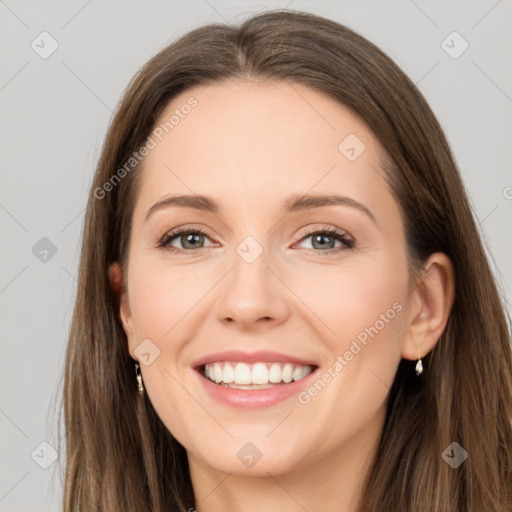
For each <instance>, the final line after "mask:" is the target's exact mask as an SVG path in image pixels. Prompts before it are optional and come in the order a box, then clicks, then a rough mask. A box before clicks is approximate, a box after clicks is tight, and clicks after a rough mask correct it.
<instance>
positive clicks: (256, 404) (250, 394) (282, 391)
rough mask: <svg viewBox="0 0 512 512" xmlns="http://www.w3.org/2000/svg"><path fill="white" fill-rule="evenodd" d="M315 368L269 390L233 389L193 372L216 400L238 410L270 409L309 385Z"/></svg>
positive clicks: (195, 371)
mask: <svg viewBox="0 0 512 512" xmlns="http://www.w3.org/2000/svg"><path fill="white" fill-rule="evenodd" d="M317 369H318V368H315V370H313V371H312V372H311V373H310V374H309V375H308V376H307V377H304V378H303V379H301V380H298V381H293V382H290V383H289V384H278V385H276V386H274V387H273V388H267V389H254V390H250V389H231V388H226V387H224V386H220V385H219V384H215V383H214V382H212V381H211V380H209V379H207V378H206V377H203V376H202V375H201V373H200V372H198V371H197V370H193V372H194V373H195V374H196V376H197V378H198V379H199V380H200V381H201V384H202V385H203V386H204V389H205V390H206V392H207V393H208V394H209V395H210V396H211V397H212V398H214V399H215V400H218V401H219V402H222V403H224V404H226V405H229V406H231V407H236V408H238V409H249V408H261V407H269V406H271V405H274V404H276V403H278V402H281V401H282V400H286V399H287V398H290V397H292V396H294V395H296V394H298V393H299V392H300V391H302V389H303V388H304V387H307V386H308V385H309V382H310V379H311V377H312V375H315V373H316V370H317Z"/></svg>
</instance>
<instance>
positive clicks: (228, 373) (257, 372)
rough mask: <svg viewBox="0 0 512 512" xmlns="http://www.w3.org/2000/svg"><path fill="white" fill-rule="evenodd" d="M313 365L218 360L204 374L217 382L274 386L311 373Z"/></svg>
mask: <svg viewBox="0 0 512 512" xmlns="http://www.w3.org/2000/svg"><path fill="white" fill-rule="evenodd" d="M311 371H312V367H311V366H309V365H308V366H302V365H295V364H291V363H285V364H283V363H254V364H247V363H234V362H217V363H211V364H207V365H205V369H204V376H205V377H206V378H208V379H210V380H211V381H213V382H216V383H217V384H232V387H236V385H241V386H244V385H245V386H247V385H255V386H265V385H267V387H272V386H271V385H272V384H279V383H283V382H284V383H285V384H288V383H290V382H292V380H293V381H298V380H301V379H303V378H304V377H306V376H307V375H309V374H310V373H311Z"/></svg>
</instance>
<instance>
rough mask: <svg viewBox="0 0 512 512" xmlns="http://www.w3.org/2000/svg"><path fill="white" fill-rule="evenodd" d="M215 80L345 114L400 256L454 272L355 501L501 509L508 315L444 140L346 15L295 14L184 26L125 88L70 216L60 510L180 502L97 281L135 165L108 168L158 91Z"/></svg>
mask: <svg viewBox="0 0 512 512" xmlns="http://www.w3.org/2000/svg"><path fill="white" fill-rule="evenodd" d="M230 78H242V79H243V78H248V79H259V80H287V81H288V82H289V83H293V82H296V83H301V84H305V85H307V86H309V87H312V88H314V89H317V90H319V91H323V92H324V93H327V94H328V95H330V96H331V97H332V98H335V99H336V100H338V101H339V102H341V103H342V104H344V105H346V106H348V107H349V108H350V109H351V110H352V111H353V112H354V113H356V114H357V115H359V116H360V117H361V118H362V119H363V120H364V121H365V123H366V124H367V125H368V127H369V128H370V129H371V130H372V131H373V133H374V134H375V136H376V138H377V139H378V141H379V142H380V143H381V144H382V146H383V147H384V148H385V150H386V153H387V155H386V161H385V162H383V163H382V167H383V170H384V172H385V176H386V179H387V180H388V182H389V184H390V187H391V189H392V192H393V194H394V197H395V199H396V201H397V202H398V204H399V206H400V209H401V212H402V216H403V220H404V224H405V231H406V240H407V251H408V257H409V264H410V266H411V268H412V269H420V268H421V267H422V265H423V264H424V263H425V261H426V260H427V258H428V256H429V255H430V254H432V253H433V252H443V253H445V254H447V255H448V257H449V258H450V259H451V261H452V263H453V266H454V269H455V281H456V283H455V301H454V304H453V307H452V311H451V314H450V317H449V321H448V324H447V327H446V329H445V331H444V333H443V335H442V336H441V338H440V340H439V342H438V343H437V345H436V346H435V348H434V349H433V350H432V351H431V353H430V354H428V355H427V356H426V357H425V358H424V360H423V363H424V367H425V371H424V374H423V375H422V376H421V378H417V377H416V375H415V374H414V370H413V366H411V365H413V364H414V363H413V362H411V361H406V360H402V361H401V363H400V365H399V368H398V371H397V374H396V376H395V380H394V383H393V385H392V388H391V391H390V394H389V400H388V409H387V417H386V421H385V425H384V429H383V432H382V437H381V440H380V445H379V449H378V453H377V455H376V458H375V460H374V461H373V463H372V466H371V467H370V468H369V471H368V474H367V478H366V480H365V482H364V486H365V487H364V490H363V492H362V499H361V500H362V501H361V503H360V508H359V511H360V512H400V511H403V512H406V511H413V510H414V511H417V510H421V511H428V512H452V511H454V510H456V511H459V512H483V511H484V510H485V511H486V512H510V511H511V510H512V354H511V352H512V351H511V341H510V318H509V319H508V322H507V317H506V316H505V308H504V306H503V299H502V298H501V297H500V294H499V292H498V289H497V285H496V282H495V280H494V277H493V274H492V272H491V269H490V266H489V263H488V260H487V258H486V254H485V251H484V248H483V245H482V241H481V237H480V235H479V226H478V225H477V223H476V222H475V218H474V215H473V212H472V209H471V207H470V204H469V201H468V197H467V194H466V191H465V188H464V185H463V183H462V181H461V178H460V175H459V172H458V170H457V167H456V164H455V161H454V158H453V156H452V153H451V151H450V148H449V145H448V143H447V141H446V139H445V136H444V134H443V131H442V129H441V127H440V125H439V123H438V121H437V119H436V117H435V115H434V114H433V112H432V111H431V109H430V108H429V106H428V105H427V103H426V101H425V99H424V98H423V96H422V95H421V93H420V92H419V90H418V89H417V88H416V86H415V85H414V84H413V83H412V82H411V81H410V80H409V79H408V78H407V76H406V75H405V74H404V73H403V72H402V71H401V70H400V69H399V68H398V66H397V65H396V64H395V63H394V62H393V61H392V60H391V59H390V58H389V57H387V56H386V55H385V54H384V53H383V52H382V51H381V50H379V49H378V48H377V47H376V46H375V45H373V44H372V43H371V42H369V41H368V40H366V39H365V38H363V37H362V36H360V35H358V34H357V33H355V32H354V31H352V30H350V29H348V28H347V27H345V26H343V25H340V24H338V23H336V22H334V21H331V20H328V19H325V18H322V17H318V16H315V15H312V14H308V13H303V12H297V11H269V12H266V13H263V14H259V15H255V16H252V17H250V18H249V19H247V20H246V21H245V22H243V23H241V24H240V25H239V26H230V25H221V24H212V25H208V26H204V27H200V28H197V29H195V30H192V31H191V32H189V33H188V34H186V35H184V36H183V37H181V38H180V39H179V40H177V41H176V42H174V43H173V44H171V45H170V46H168V47H166V48H165V49H163V50H162V51H161V52H160V53H158V54H157V55H156V56H154V57H153V58H152V59H151V60H150V61H149V62H148V63H147V64H146V65H145V66H144V67H143V68H142V69H141V70H140V71H139V72H138V74H137V75H136V76H135V77H134V79H133V80H132V81H131V83H130V84H129V87H128V88H127V90H126V92H125V93H124V96H123V98H122V101H121V103H120V105H119V107H118V109H117V113H116V115H115V117H114V118H113V120H112V123H111V125H110V128H109V130H108V134H107V136H106V140H105V143H104V146H103V149H102V153H101V157H100V160H99V163H98V167H97V170H96V174H95V177H94V182H93V185H92V187H91V191H90V194H89V200H88V204H87V212H86V216H85V225H84V230H83V242H82V252H81V260H80V268H79V277H78V289H77V297H76V303H75V308H74V315H73V320H72V325H71V329H70V335H69V343H68V347H67V353H66V362H65V375H64V387H63V398H62V400H63V407H64V413H65V429H66V461H65V462H66V468H65V481H64V496H63V509H64V510H65V511H66V512H70V511H75V510H80V511H89V510H95V511H96V510H101V511H108V512H116V511H119V512H121V511H122V512H128V511H137V512H143V511H148V512H149V511H152V512H163V511H170V510H175V511H182V512H185V511H187V510H188V509H189V508H192V507H194V506H195V504H194V496H193V489H192V485H191V480H190V474H189V467H188V461H187V455H186V451H185V449H184V447H183V446H181V444H179V443H178V442H177V441H176V440H175V439H174V438H173V436H172V435H171V433H170V432H169V431H168V429H167V428H166V427H165V426H164V425H163V423H162V422H161V420H160V418H159V417H158V416H157V414H156V412H155V410H154V409H153V407H152V404H151V402H150V400H149V399H148V397H147V395H146V394H144V396H143V397H141V396H139V395H138V394H137V388H136V379H135V374H134V361H133V359H132V358H131V357H130V355H129V353H128V347H127V340H126V336H125V334H124V331H123V328H122V325H121V322H120V319H119V312H118V297H116V296H115V295H114V294H113V292H112V289H111V285H110V281H109V273H108V269H109V266H110V265H111V264H112V263H113V262H121V263H124V262H126V255H127V248H128V241H129V233H130V222H131V215H132V212H133V205H134V200H135V197H136V194H137V176H138V175H139V174H140V172H138V171H140V165H136V166H134V168H133V169H131V170H130V171H129V172H125V173H123V176H122V179H120V180H117V181H113V175H114V174H115V173H116V171H117V170H118V169H120V168H122V167H123V165H124V164H125V163H126V162H127V161H128V160H129V158H130V156H131V155H132V154H133V153H134V152H135V151H137V150H138V149H139V148H140V147H141V146H142V145H143V144H144V143H145V142H146V140H147V137H148V136H149V135H150V133H151V131H152V129H153V128H154V126H155V122H156V120H157V118H158V117H159V115H160V114H161V112H162V110H163V109H164V108H165V107H166V105H167V104H168V103H169V101H170V100H171V99H172V98H173V97H175V96H176V95H177V94H178V93H180V92H182V91H185V90H187V89H188V88H191V87H192V86H196V85H205V86H206V85H208V84H209V83H212V82H219V81H223V80H227V79H230ZM195 112H196V113H197V115H200V112H199V109H197V110H196V111H195ZM118 176H119V174H118ZM109 180H110V181H109ZM107 182H108V183H110V186H108V187H106V186H105V184H106V183H107ZM411 375H412V377H414V378H412V377H411ZM452 442H457V443H459V444H460V445H461V446H462V447H463V448H464V450H466V452H467V453H468V455H469V456H468V459H467V460H466V461H465V462H464V463H463V464H461V465H460V466H459V467H458V468H456V469H454V468H452V467H450V465H449V464H447V463H446V462H445V460H444V459H443V457H442V453H443V451H444V450H445V449H446V448H447V447H448V446H449V445H450V444H451V443H452Z"/></svg>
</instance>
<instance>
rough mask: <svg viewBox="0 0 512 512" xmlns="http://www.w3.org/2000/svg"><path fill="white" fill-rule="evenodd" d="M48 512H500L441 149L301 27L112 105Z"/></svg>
mask: <svg viewBox="0 0 512 512" xmlns="http://www.w3.org/2000/svg"><path fill="white" fill-rule="evenodd" d="M63 399H64V410H65V426H66V443H67V445H66V446H67V467H66V475H65V489H64V509H65V510H69V511H71V510H93V509H94V510H105V511H106V510H108V511H116V510H119V511H121V510H122V511H128V510H134V511H135V510H137V511H143V510H148V511H149V510H151V511H170V510H177V511H178V510H179V511H187V510H194V509H196V510H198V511H199V512H208V511H217V510H232V511H238V510H244V511H250V510H287V511H293V510H328V511H331V510H332V511H334V510H336V511H347V512H348V511H350V512H355V511H358V512H363V511H364V512H369V511H372V512H377V511H379V512H383V511H394V512H396V511H404V512H405V511H412V510H428V511H436V512H445V511H446V512H448V511H453V510H457V511H466V512H481V511H482V510H485V511H486V512H490V511H493V512H498V511H499V512H505V511H510V510H512V479H511V473H512V357H511V345H510V333H509V329H508V326H507V322H506V318H505V314H504V308H503V305H502V301H501V299H500V296H499V294H498V292H497V286H496V284H495V282H494V279H493V276H492V273H491V271H490V268H489V265H488V262H487V259H486V256H485V252H484V249H483V246H482V242H481V240H480V238H479V236H478V228H477V224H476V223H475V220H474V215H473V213H472V211H471V209H470V206H469V202H468V198H467V196H466V193H465V190H464V187H463V184H462V182H461V178H460V176H459V173H458V170H457V168H456V165H455V162H454V159H453V156H452V154H451V152H450V149H449V146H448V143H447V141H446V139H445V137H444V135H443V132H442V130H441V128H440V126H439V124H438V122H437V120H436V118H435V116H434V114H433V113H432V111H431V110H430V108H429V107H428V105H427V104H426V102H425V100H424V98H423V97H422V96H421V94H420V92H419V91H418V90H417V88H416V87H415V86H414V85H413V84H412V83H411V81H410V80H409V79H408V78H407V77H406V76H405V75H404V73H403V72H402V71H401V70H400V69H399V68H398V67H397V66H396V64H394V63H393V62H392V61H391V60H390V59H389V58H388V57H387V56H386V55H384V54H383V53H382V52H381V51H380V50H379V49H378V48H376V47H375V46H374V45H373V44H371V43H370V42H369V41H367V40H366V39H364V38H363V37H361V36H359V35H358V34H356V33H354V32H353V31H351V30H349V29H348V28H346V27H344V26H342V25H339V24H337V23H335V22H333V21H329V20H327V19H324V18H321V17H317V16H314V15H311V14H306V13H301V12H293V11H274V12H268V13H263V14H260V15H256V16H254V17H252V18H250V19H248V20H247V21H245V22H244V23H242V24H241V25H240V26H239V27H231V26H226V25H209V26H206V27H202V28H199V29H196V30H194V31H192V32H190V33H188V34H186V35H185V36H183V37H182V38H181V39H179V40H178V41H176V42H175V43H173V44H171V45H170V46H169V47H167V48H165V49H164V50H163V51H161V52H160V53H159V54H158V55H156V56H155V57H154V58H152V59H151V60H150V61H149V62H148V63H147V64H146V65H145V66H144V67H143V68H142V69H141V70H140V72H139V73H138V74H137V76H136V77H135V78H134V79H133V81H132V82H131V84H130V85H129V87H128V89H127V91H126V92H125V94H124V97H123V99H122V102H121V104H120V106H119V108H118V111H117V114H116V116H115V118H114V119H113V122H112V125H111V126H110V129H109V132H108V134H107V137H106V141H105V144H104V147H103V151H102V155H101V158H100V162H99V165H98V168H97V171H96V175H95V178H94V183H93V186H92V188H91V192H90V196H89V202H88V206H87V214H86V221H85V227H84V234H83V246H82V256H81V263H80V273H79V288H78V294H77V300H76V305H75V310H74V317H73V322H72V327H71V333H70V339H69V345H68V351H67V359H66V373H65V385H64V397H63Z"/></svg>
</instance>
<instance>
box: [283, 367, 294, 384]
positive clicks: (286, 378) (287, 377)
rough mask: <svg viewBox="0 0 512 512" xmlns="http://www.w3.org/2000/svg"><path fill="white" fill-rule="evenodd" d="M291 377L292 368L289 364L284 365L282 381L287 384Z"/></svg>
mask: <svg viewBox="0 0 512 512" xmlns="http://www.w3.org/2000/svg"><path fill="white" fill-rule="evenodd" d="M292 377H293V366H292V365H291V364H289V363H287V364H285V365H284V368H283V374H282V379H283V380H284V382H286V383H287V384H288V382H291V381H292Z"/></svg>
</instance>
